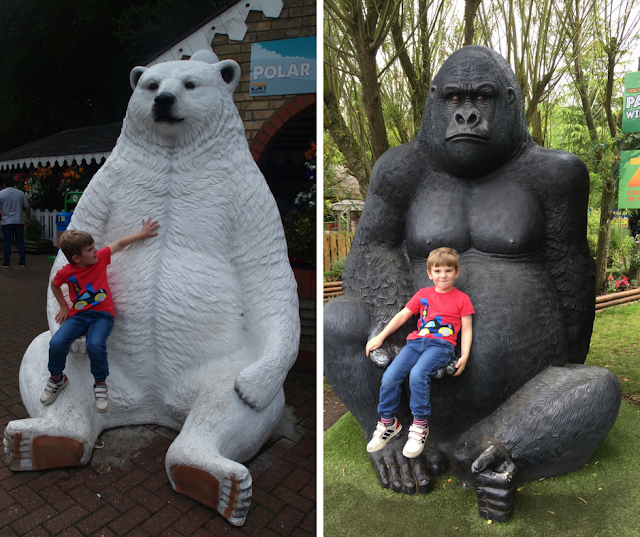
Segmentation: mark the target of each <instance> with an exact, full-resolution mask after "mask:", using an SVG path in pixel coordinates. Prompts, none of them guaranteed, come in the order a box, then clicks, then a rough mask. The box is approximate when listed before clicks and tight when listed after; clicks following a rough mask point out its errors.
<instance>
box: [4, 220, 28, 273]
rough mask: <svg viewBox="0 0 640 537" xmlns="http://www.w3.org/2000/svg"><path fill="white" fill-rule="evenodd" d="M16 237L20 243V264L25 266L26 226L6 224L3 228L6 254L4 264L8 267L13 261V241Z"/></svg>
mask: <svg viewBox="0 0 640 537" xmlns="http://www.w3.org/2000/svg"><path fill="white" fill-rule="evenodd" d="M14 236H15V238H16V242H17V243H18V263H19V264H20V265H24V261H25V251H24V224H4V225H3V226H2V241H3V243H4V244H3V246H2V250H3V252H4V261H3V262H4V264H5V265H8V264H9V262H10V261H11V239H12V238H13V237H14Z"/></svg>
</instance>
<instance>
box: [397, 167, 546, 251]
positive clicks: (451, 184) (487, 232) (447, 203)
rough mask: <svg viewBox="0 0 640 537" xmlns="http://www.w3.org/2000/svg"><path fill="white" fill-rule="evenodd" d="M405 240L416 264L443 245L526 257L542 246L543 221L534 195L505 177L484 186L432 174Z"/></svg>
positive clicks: (421, 191) (412, 214)
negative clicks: (416, 261)
mask: <svg viewBox="0 0 640 537" xmlns="http://www.w3.org/2000/svg"><path fill="white" fill-rule="evenodd" d="M406 236H407V247H408V252H409V256H410V257H411V259H413V260H414V261H415V260H418V259H424V258H426V257H427V256H428V255H429V252H431V250H434V249H435V248H439V247H441V246H449V247H451V248H455V249H456V250H457V251H458V252H460V253H462V252H465V251H468V250H475V251H478V252H481V253H486V254H489V255H496V256H506V257H511V258H530V257H534V256H538V255H539V254H540V253H541V252H542V250H543V248H544V244H545V218H544V212H543V210H542V208H541V207H540V204H539V202H538V200H537V198H536V196H535V194H534V193H533V192H532V191H531V190H530V189H528V188H526V186H524V185H522V184H518V183H517V182H515V181H510V180H509V178H508V176H504V175H503V176H502V178H501V179H500V180H497V179H494V180H488V181H483V182H473V181H472V180H470V181H464V180H460V179H455V178H452V177H450V176H446V175H442V176H431V177H429V178H428V181H424V183H423V187H422V188H421V189H419V191H418V193H417V195H416V197H415V200H414V201H413V202H412V204H411V207H410V210H409V214H408V218H407V233H406Z"/></svg>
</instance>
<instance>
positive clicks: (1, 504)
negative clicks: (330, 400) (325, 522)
mask: <svg viewBox="0 0 640 537" xmlns="http://www.w3.org/2000/svg"><path fill="white" fill-rule="evenodd" d="M12 257H13V259H12V261H13V265H12V267H11V268H9V269H4V268H0V435H4V428H5V426H6V424H7V423H8V422H9V421H11V420H14V419H20V418H25V417H27V413H26V410H25V408H24V406H23V405H22V401H21V399H20V392H19V386H18V371H19V368H20V361H21V359H22V355H23V354H24V352H25V350H26V348H27V346H28V345H29V343H30V342H31V340H32V339H33V338H34V337H35V336H37V335H38V334H40V333H41V332H44V331H45V330H47V321H46V314H45V304H46V287H47V279H48V275H49V270H50V264H49V263H47V261H46V256H37V255H27V268H26V269H20V268H18V267H17V266H16V265H15V264H16V263H17V254H15V253H14V254H13V256H12ZM285 393H286V402H287V405H289V406H290V407H291V408H292V409H293V411H294V412H295V417H294V420H295V429H294V427H293V423H292V424H291V426H290V427H289V431H288V433H287V436H288V437H290V438H287V437H281V438H280V439H277V440H276V439H274V440H272V441H270V442H269V443H267V444H266V446H265V447H264V448H263V449H262V451H261V452H260V453H259V454H258V455H257V456H256V457H254V458H253V459H252V460H251V461H250V462H248V463H246V465H247V466H248V467H249V469H250V470H251V475H252V478H253V502H252V505H251V510H250V512H249V514H248V516H247V522H246V523H245V525H244V526H242V527H241V528H236V527H234V526H231V525H229V524H227V523H226V522H225V520H224V519H223V518H222V517H220V516H219V515H218V514H217V513H216V512H214V511H213V510H211V509H209V508H207V507H204V506H202V505H201V504H199V503H197V502H195V501H193V500H191V499H189V498H187V497H185V496H182V495H180V494H177V493H175V492H174V491H173V490H172V489H171V486H170V485H169V480H168V478H167V475H166V472H165V468H164V456H165V453H166V451H167V448H168V447H169V445H170V444H171V441H172V439H173V438H174V437H175V436H176V433H175V432H174V431H171V430H169V429H165V428H162V427H155V426H146V427H135V428H134V427H125V428H121V429H116V430H112V431H111V432H109V431H106V432H105V433H104V435H103V437H101V438H102V439H103V440H104V442H105V447H104V448H103V449H101V450H95V451H94V456H93V457H92V459H91V462H90V464H89V465H88V466H86V467H82V468H67V469H61V470H48V471H42V472H12V471H11V470H10V469H9V468H8V467H7V465H6V461H5V457H4V453H3V452H2V454H1V455H0V537H5V536H13V535H19V536H23V535H34V536H45V535H59V534H60V535H65V536H69V537H77V536H103V537H110V536H124V535H127V536H131V537H133V536H135V537H137V536H144V535H166V536H189V535H196V536H205V535H216V536H218V535H224V536H227V535H230V536H233V535H237V536H264V537H267V536H289V535H290V536H294V537H304V536H309V535H315V533H316V506H315V502H316V450H315V419H316V418H315V416H316V413H315V408H316V407H315V385H314V384H313V383H311V382H305V381H294V380H291V379H288V380H287V381H286V383H285ZM293 415H294V414H293V413H292V416H293ZM123 439H124V440H123Z"/></svg>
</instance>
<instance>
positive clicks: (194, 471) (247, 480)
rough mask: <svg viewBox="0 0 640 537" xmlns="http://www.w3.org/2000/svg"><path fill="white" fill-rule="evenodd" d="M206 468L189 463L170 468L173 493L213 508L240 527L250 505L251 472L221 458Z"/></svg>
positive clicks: (240, 465)
mask: <svg viewBox="0 0 640 537" xmlns="http://www.w3.org/2000/svg"><path fill="white" fill-rule="evenodd" d="M211 462H212V464H211V466H210V467H209V468H207V470H202V469H200V468H195V467H194V466H188V465H182V464H180V465H175V466H173V467H171V468H170V470H169V472H170V474H169V475H170V477H171V478H172V479H171V481H172V484H173V488H174V489H175V491H176V492H179V493H180V494H184V495H185V496H189V497H190V498H193V499H194V500H197V501H199V502H200V503H203V504H204V505H207V506H209V507H211V508H212V509H215V510H216V511H218V513H220V514H221V515H222V516H223V517H224V518H226V519H227V520H228V521H229V523H231V524H233V525H234V526H242V524H244V521H245V517H246V516H247V512H248V511H249V505H250V504H251V474H250V473H249V470H247V469H246V468H245V467H244V466H243V465H242V464H239V463H237V462H234V461H230V460H228V459H224V458H223V457H217V460H213V461H211Z"/></svg>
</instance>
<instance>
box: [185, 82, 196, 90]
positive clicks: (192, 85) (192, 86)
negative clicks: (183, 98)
mask: <svg viewBox="0 0 640 537" xmlns="http://www.w3.org/2000/svg"><path fill="white" fill-rule="evenodd" d="M184 87H185V88H187V89H194V88H195V87H196V85H195V84H194V83H193V82H187V83H186V84H185V85H184Z"/></svg>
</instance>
